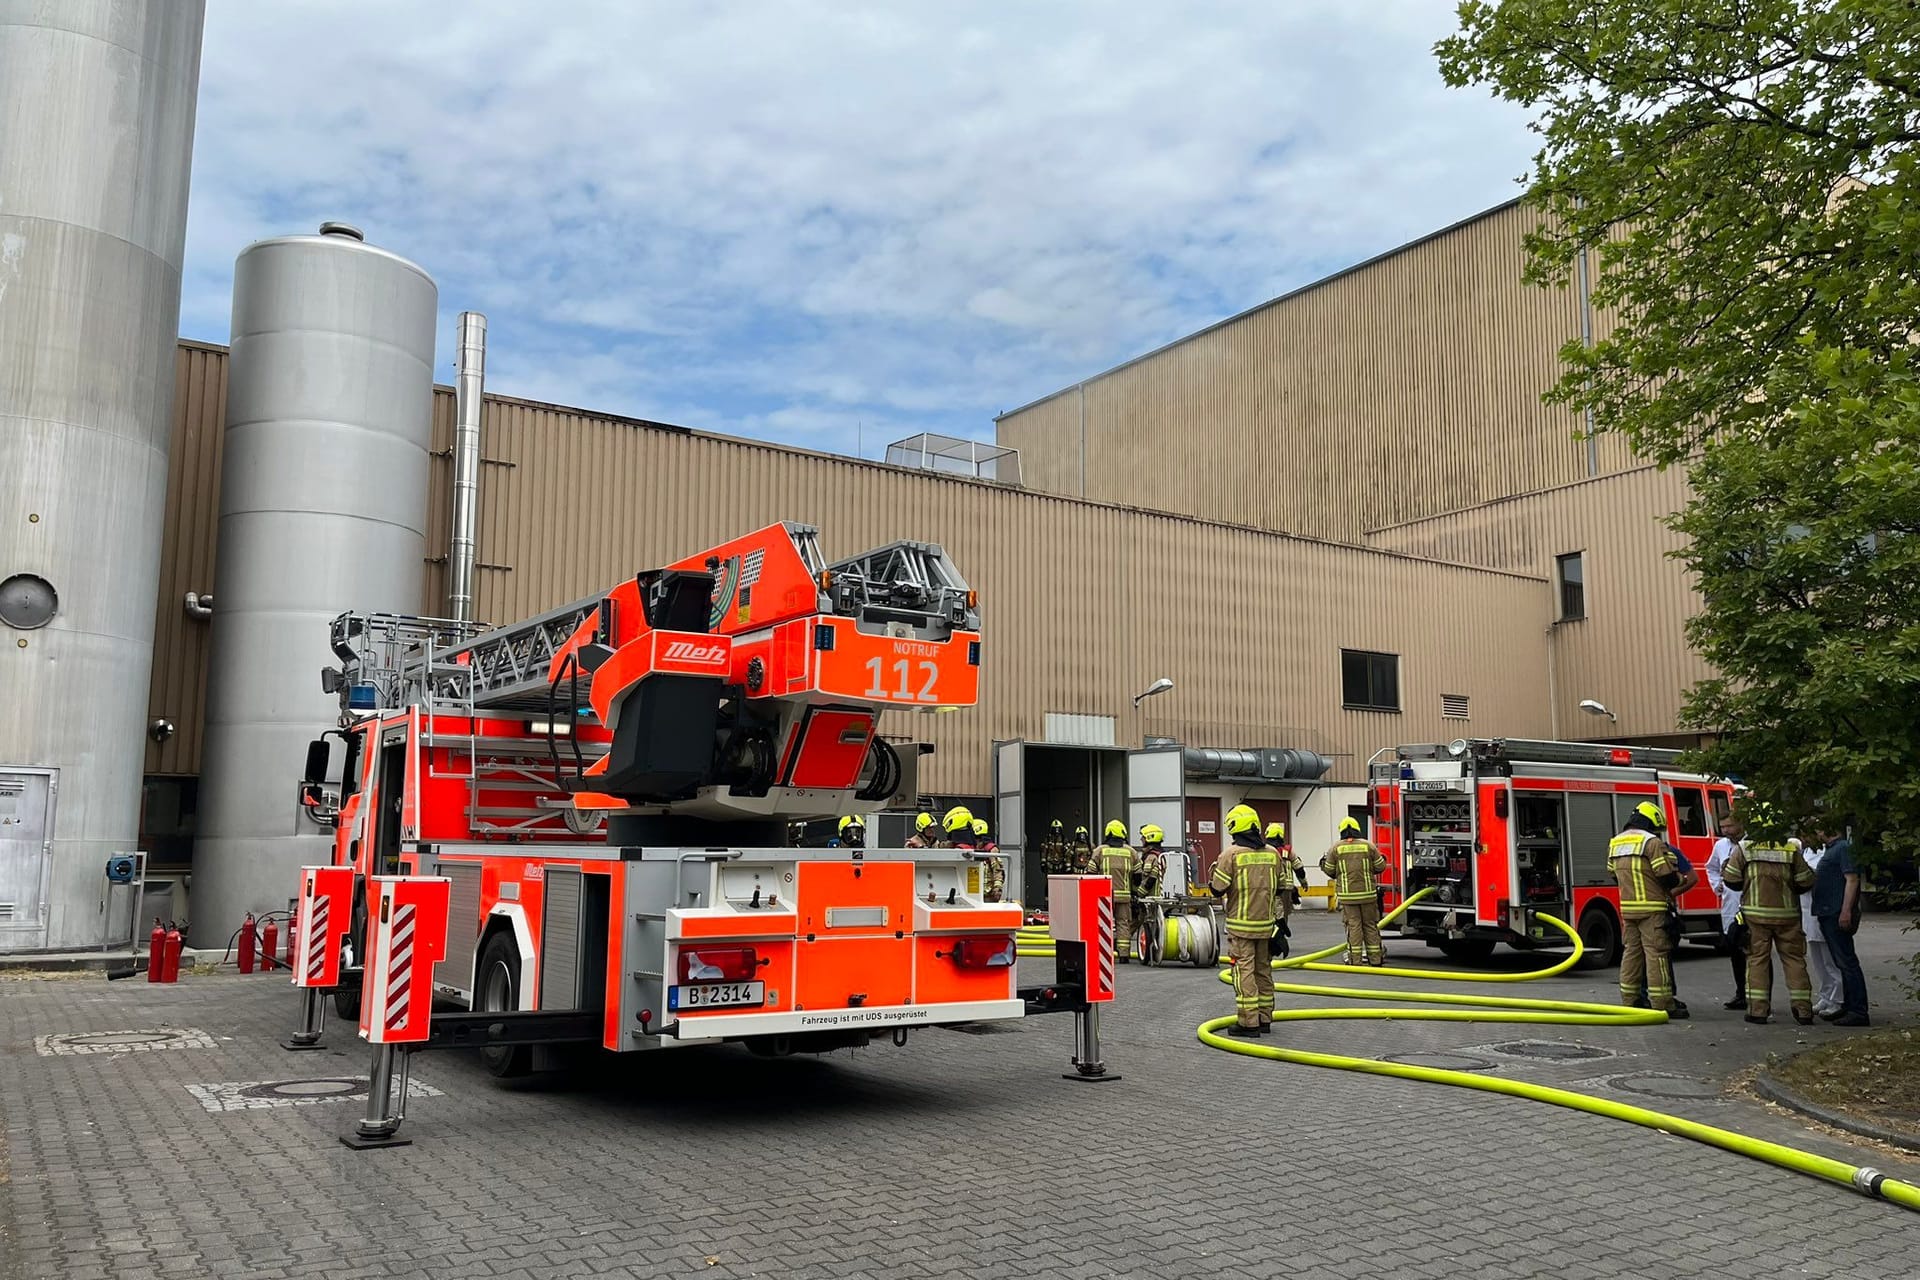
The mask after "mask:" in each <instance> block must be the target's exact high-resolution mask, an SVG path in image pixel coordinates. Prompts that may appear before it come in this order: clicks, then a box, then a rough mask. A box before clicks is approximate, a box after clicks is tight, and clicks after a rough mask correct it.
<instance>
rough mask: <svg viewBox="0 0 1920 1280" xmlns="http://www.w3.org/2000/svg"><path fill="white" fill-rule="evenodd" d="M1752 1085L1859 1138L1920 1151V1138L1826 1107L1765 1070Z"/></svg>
mask: <svg viewBox="0 0 1920 1280" xmlns="http://www.w3.org/2000/svg"><path fill="white" fill-rule="evenodd" d="M1753 1088H1754V1092H1756V1093H1758V1094H1759V1095H1760V1096H1761V1097H1763V1098H1765V1099H1766V1100H1767V1101H1769V1102H1775V1103H1778V1104H1779V1105H1781V1106H1783V1107H1785V1108H1787V1110H1789V1111H1798V1112H1799V1113H1800V1114H1801V1115H1803V1116H1806V1117H1807V1118H1808V1119H1811V1120H1818V1121H1819V1122H1820V1123H1821V1124H1824V1125H1828V1126H1830V1127H1831V1128H1835V1129H1842V1130H1845V1131H1846V1132H1848V1133H1851V1134H1854V1135H1856V1136H1858V1137H1862V1138H1871V1139H1873V1141H1875V1142H1884V1143H1886V1144H1887V1145H1888V1146H1890V1147H1898V1148H1900V1149H1901V1150H1902V1151H1913V1152H1920V1138H1914V1137H1910V1136H1908V1135H1906V1134H1903V1133H1900V1132H1897V1131H1896V1130H1893V1129H1889V1128H1887V1127H1886V1126H1885V1125H1878V1124H1875V1123H1874V1122H1873V1121H1871V1120H1862V1119H1860V1118H1859V1117H1858V1116H1852V1115H1848V1114H1847V1113H1846V1112H1844V1111H1838V1110H1835V1109H1834V1108H1832V1107H1823V1106H1821V1105H1820V1104H1819V1103H1817V1102H1813V1101H1810V1100H1808V1099H1806V1098H1803V1097H1801V1096H1800V1095H1799V1094H1798V1093H1795V1092H1794V1091H1793V1090H1792V1089H1789V1088H1788V1087H1787V1086H1786V1085H1784V1084H1781V1083H1780V1082H1779V1081H1778V1080H1775V1079H1774V1078H1773V1077H1772V1076H1770V1075H1768V1074H1767V1073H1766V1072H1764V1071H1762V1072H1759V1073H1757V1074H1756V1075H1755V1076H1754V1077H1753Z"/></svg>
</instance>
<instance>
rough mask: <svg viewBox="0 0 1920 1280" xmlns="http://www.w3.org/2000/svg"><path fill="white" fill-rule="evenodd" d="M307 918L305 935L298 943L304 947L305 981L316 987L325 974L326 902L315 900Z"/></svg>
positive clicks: (324, 900) (320, 899)
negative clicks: (305, 961) (305, 960)
mask: <svg viewBox="0 0 1920 1280" xmlns="http://www.w3.org/2000/svg"><path fill="white" fill-rule="evenodd" d="M307 917H308V918H307V933H306V936H305V937H304V938H302V939H300V941H301V942H302V943H303V944H304V945H305V947H306V958H307V963H306V971H307V981H308V982H309V983H311V984H313V985H314V986H318V985H320V979H321V978H322V977H324V976H325V974H326V972H327V900H326V899H325V898H315V899H314V900H313V907H312V909H311V910H310V911H309V912H308V913H307Z"/></svg>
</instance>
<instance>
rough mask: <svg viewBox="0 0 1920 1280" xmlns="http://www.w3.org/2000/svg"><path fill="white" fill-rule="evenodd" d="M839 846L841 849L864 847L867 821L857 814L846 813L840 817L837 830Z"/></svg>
mask: <svg viewBox="0 0 1920 1280" xmlns="http://www.w3.org/2000/svg"><path fill="white" fill-rule="evenodd" d="M838 838H839V841H840V847H841V848H843V849H864V848H866V845H867V821H866V819H865V818H862V817H860V816H858V815H857V814H851V813H850V814H848V815H847V816H846V817H844V818H842V819H840V827H839V831H838Z"/></svg>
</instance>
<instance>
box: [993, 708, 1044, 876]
mask: <svg viewBox="0 0 1920 1280" xmlns="http://www.w3.org/2000/svg"><path fill="white" fill-rule="evenodd" d="M1026 750H1027V744H1026V743H1025V742H996V743H994V744H993V820H994V828H995V829H994V838H995V841H996V843H998V844H999V846H1000V854H1001V856H1002V857H1004V858H1005V859H1006V860H1007V888H1006V897H1007V900H1008V901H1010V902H1030V900H1029V899H1028V897H1027V892H1026V889H1027V878H1028V869H1027V857H1026V847H1027V839H1026V791H1025V789H1024V787H1025V784H1024V782H1023V780H1022V778H1023V772H1024V771H1023V770H1022V768H1021V766H1022V764H1023V763H1024V762H1025V758H1026ZM1038 874H1039V873H1038V871H1037V870H1036V871H1035V872H1034V875H1035V876H1036V877H1037V876H1038ZM1035 887H1036V889H1038V890H1042V891H1044V889H1045V885H1044V883H1043V882H1042V883H1039V884H1036V886H1035ZM1037 897H1038V894H1036V899H1037Z"/></svg>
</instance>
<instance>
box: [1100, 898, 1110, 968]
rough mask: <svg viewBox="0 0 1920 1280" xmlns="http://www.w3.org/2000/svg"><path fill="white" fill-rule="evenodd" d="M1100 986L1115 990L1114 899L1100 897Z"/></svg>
mask: <svg viewBox="0 0 1920 1280" xmlns="http://www.w3.org/2000/svg"><path fill="white" fill-rule="evenodd" d="M1099 946H1100V988H1101V990H1103V991H1111V990H1113V899H1111V898H1108V897H1104V896H1103V897H1102V898H1101V899H1100V942H1099Z"/></svg>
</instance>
